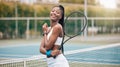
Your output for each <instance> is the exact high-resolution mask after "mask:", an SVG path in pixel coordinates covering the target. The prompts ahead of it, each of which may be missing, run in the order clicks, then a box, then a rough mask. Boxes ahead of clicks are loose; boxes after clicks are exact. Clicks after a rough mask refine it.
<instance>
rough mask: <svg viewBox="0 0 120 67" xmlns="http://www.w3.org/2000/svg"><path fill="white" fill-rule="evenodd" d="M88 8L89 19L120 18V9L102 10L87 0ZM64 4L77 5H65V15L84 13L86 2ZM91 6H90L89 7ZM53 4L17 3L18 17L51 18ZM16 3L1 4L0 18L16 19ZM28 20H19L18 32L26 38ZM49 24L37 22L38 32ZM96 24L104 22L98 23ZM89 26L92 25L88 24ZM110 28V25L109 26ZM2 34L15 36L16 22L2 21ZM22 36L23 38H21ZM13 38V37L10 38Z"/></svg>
mask: <svg viewBox="0 0 120 67" xmlns="http://www.w3.org/2000/svg"><path fill="white" fill-rule="evenodd" d="M87 1H88V7H87V15H88V17H104V16H105V17H113V16H115V17H120V10H119V9H115V10H113V9H105V8H101V7H100V6H94V5H95V0H92V1H91V0H87ZM60 2H62V3H75V4H63V6H64V7H65V15H68V14H69V13H71V12H73V11H81V12H84V5H83V3H84V0H60ZM89 4H90V6H89ZM53 6H54V5H53V4H46V5H44V4H41V5H26V4H20V3H17V11H18V12H17V13H18V17H35V13H36V17H49V13H50V10H51V8H52V7H53ZM15 8H16V6H15V3H6V2H0V17H15ZM26 22H27V21H26V20H18V30H19V31H18V32H19V36H20V37H22V36H25V33H26V25H27V24H26ZM34 22H35V20H30V30H31V31H33V30H34ZM45 22H46V23H48V24H49V25H50V23H49V20H37V31H38V32H40V33H42V31H41V30H42V28H41V27H42V25H43V23H45ZM88 22H91V21H90V20H89V21H88ZM96 22H104V21H103V20H102V21H96ZM117 22H118V23H117V25H116V26H117V27H118V26H120V25H119V21H117ZM102 24H103V23H99V24H96V25H102ZM88 25H89V26H90V25H91V23H89V24H88ZM108 25H109V26H110V24H108ZM0 32H2V33H4V36H7V35H10V36H13V35H15V20H13V21H12V20H4V21H3V20H0ZM21 35H22V36H21ZM10 38H11V37H10Z"/></svg>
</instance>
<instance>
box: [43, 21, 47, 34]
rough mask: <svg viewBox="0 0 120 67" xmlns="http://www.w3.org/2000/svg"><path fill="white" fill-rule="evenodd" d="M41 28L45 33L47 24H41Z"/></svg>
mask: <svg viewBox="0 0 120 67" xmlns="http://www.w3.org/2000/svg"><path fill="white" fill-rule="evenodd" d="M42 29H43V32H44V33H47V30H48V25H47V23H45V24H43V26H42Z"/></svg>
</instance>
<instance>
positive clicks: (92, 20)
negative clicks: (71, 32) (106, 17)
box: [91, 19, 94, 37]
mask: <svg viewBox="0 0 120 67" xmlns="http://www.w3.org/2000/svg"><path fill="white" fill-rule="evenodd" d="M91 22H92V30H93V29H94V19H91ZM93 36H94V31H92V37H93Z"/></svg>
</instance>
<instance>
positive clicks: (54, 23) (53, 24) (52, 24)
mask: <svg viewBox="0 0 120 67" xmlns="http://www.w3.org/2000/svg"><path fill="white" fill-rule="evenodd" d="M57 23H58V22H53V21H51V22H50V26H51V27H53V26H55V25H56V24H57Z"/></svg>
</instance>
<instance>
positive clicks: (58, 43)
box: [47, 28, 63, 46]
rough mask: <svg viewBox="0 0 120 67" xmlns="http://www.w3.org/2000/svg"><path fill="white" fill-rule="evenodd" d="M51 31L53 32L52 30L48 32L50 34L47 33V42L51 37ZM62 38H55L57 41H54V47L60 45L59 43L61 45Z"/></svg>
mask: <svg viewBox="0 0 120 67" xmlns="http://www.w3.org/2000/svg"><path fill="white" fill-rule="evenodd" d="M52 31H53V28H52V29H51V30H50V32H49V33H48V35H47V40H49V38H50V36H51V34H52ZM62 39H63V38H62V37H58V38H57V40H56V42H55V45H59V46H60V45H61V43H62Z"/></svg>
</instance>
